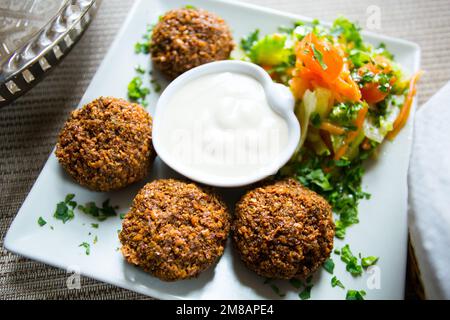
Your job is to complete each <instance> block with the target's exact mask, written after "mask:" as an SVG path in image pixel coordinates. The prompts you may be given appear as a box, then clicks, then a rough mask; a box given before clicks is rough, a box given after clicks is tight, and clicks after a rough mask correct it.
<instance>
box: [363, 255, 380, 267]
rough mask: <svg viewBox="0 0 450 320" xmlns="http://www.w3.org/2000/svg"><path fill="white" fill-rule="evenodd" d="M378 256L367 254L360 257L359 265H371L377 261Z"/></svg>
mask: <svg viewBox="0 0 450 320" xmlns="http://www.w3.org/2000/svg"><path fill="white" fill-rule="evenodd" d="M377 261H378V257H374V256H369V257H365V258H362V259H361V266H362V267H363V268H368V267H370V266H373V265H374V264H375V263H377Z"/></svg>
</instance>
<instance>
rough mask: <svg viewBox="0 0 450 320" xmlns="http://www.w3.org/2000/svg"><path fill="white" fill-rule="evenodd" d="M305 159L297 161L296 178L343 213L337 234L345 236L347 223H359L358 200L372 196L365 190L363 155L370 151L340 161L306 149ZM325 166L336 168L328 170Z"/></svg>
mask: <svg viewBox="0 0 450 320" xmlns="http://www.w3.org/2000/svg"><path fill="white" fill-rule="evenodd" d="M303 156H304V159H305V160H304V161H303V162H301V163H299V164H297V165H296V174H295V176H296V178H297V179H298V180H299V181H300V182H301V183H302V184H303V185H304V186H305V187H307V188H309V189H312V190H313V191H315V192H317V193H319V194H320V195H322V196H323V197H324V198H325V199H326V200H327V201H328V202H329V203H330V205H331V207H332V208H333V211H334V212H335V213H336V214H337V215H338V216H339V219H338V220H337V221H336V237H337V238H340V239H343V238H344V237H345V230H346V228H347V227H349V226H351V225H353V224H355V223H358V222H359V220H358V203H359V200H361V199H364V198H366V199H368V198H369V194H367V193H365V192H363V191H362V188H361V181H362V176H363V173H364V169H363V167H362V159H365V157H366V156H368V154H365V153H361V154H360V156H359V158H356V159H354V160H353V161H352V162H350V161H340V162H336V163H337V164H338V165H339V166H337V165H336V164H335V161H333V160H329V159H327V158H326V157H321V156H317V155H315V154H313V153H312V152H309V153H308V152H307V151H304V154H303ZM323 167H329V168H333V170H332V171H330V172H326V173H325V172H324V171H323Z"/></svg>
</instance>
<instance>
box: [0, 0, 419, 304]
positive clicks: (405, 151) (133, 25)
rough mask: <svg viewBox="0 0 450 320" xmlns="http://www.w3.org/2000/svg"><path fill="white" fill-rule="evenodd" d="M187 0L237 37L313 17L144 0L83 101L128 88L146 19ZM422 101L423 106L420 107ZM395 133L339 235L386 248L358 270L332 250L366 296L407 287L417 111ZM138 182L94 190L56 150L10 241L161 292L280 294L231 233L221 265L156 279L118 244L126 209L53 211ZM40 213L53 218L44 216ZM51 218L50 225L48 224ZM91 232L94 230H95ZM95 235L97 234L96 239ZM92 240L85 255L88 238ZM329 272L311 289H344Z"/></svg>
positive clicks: (397, 294) (157, 171)
mask: <svg viewBox="0 0 450 320" xmlns="http://www.w3.org/2000/svg"><path fill="white" fill-rule="evenodd" d="M187 3H189V4H191V5H194V6H197V7H199V8H204V9H207V10H210V11H212V12H215V13H217V14H218V15H220V16H222V17H223V18H224V19H225V20H226V21H227V22H228V24H229V25H230V27H231V29H232V31H233V34H234V39H235V41H236V42H238V41H239V39H240V38H241V37H242V36H245V35H247V34H248V33H249V32H251V31H253V30H255V29H256V28H259V29H260V30H261V32H262V33H263V34H264V33H270V32H274V31H276V30H277V27H278V26H280V25H290V24H292V23H293V22H295V21H297V20H299V19H301V20H305V21H310V20H311V19H310V18H306V17H301V16H297V15H292V14H289V13H282V12H277V11H274V10H270V9H266V8H260V7H256V6H253V5H248V4H243V3H236V2H229V1H206V0H189V1H186V0H171V1H164V0H154V1H137V2H136V4H135V5H134V7H133V9H132V10H131V12H130V14H129V15H128V18H127V19H126V21H125V23H124V25H123V27H122V29H121V31H120V32H119V34H118V35H117V38H116V39H115V41H114V43H113V44H112V46H111V48H110V50H109V52H108V54H107V55H106V57H105V59H104V61H103V63H102V64H101V66H100V68H99V69H98V71H97V73H96V75H95V77H94V78H93V80H92V82H91V84H90V86H89V88H88V89H87V91H86V93H85V95H84V97H83V98H82V100H81V101H80V104H79V106H81V105H83V104H85V103H87V102H89V101H90V100H92V99H94V98H96V97H98V96H101V95H112V96H117V97H124V98H126V96H127V89H126V88H127V84H128V82H129V81H130V80H131V79H132V78H133V77H134V76H135V71H134V67H135V66H136V65H137V64H141V65H145V66H147V67H148V68H149V67H150V66H149V65H150V62H149V57H148V56H145V55H136V54H135V53H134V44H135V43H136V42H137V41H140V40H141V37H142V34H143V33H144V32H145V30H146V26H147V25H148V24H150V23H154V22H156V21H157V19H158V16H159V15H161V14H163V13H164V12H166V11H167V10H169V9H172V8H179V7H183V6H185V5H186V4H187ZM364 38H365V40H367V41H369V42H371V43H374V44H378V43H379V42H384V43H386V45H387V47H388V49H389V50H391V51H392V52H393V53H394V55H395V57H396V61H398V62H399V63H400V64H401V65H402V66H403V68H404V69H405V70H406V71H407V72H409V73H412V72H414V71H417V70H418V69H419V61H420V49H419V47H418V46H417V45H416V44H414V43H411V42H407V41H403V40H398V39H392V38H389V37H383V36H379V35H374V34H369V33H364ZM157 99H158V95H157V94H155V93H151V95H150V96H149V98H148V102H149V107H148V110H149V111H150V113H153V111H154V109H153V108H154V106H155V104H156V101H157ZM414 109H415V108H414ZM414 109H413V111H412V113H411V120H410V121H409V122H408V125H407V126H406V127H405V128H404V129H403V130H402V132H401V133H400V134H399V135H398V137H397V139H396V140H395V141H394V142H393V143H390V142H387V143H385V145H384V146H383V147H382V150H381V154H380V156H379V158H378V159H377V160H371V161H369V162H370V163H369V164H368V166H367V172H366V175H365V176H364V181H363V186H364V189H365V190H366V191H367V192H369V193H371V195H372V197H371V199H370V200H364V201H361V204H360V206H359V217H360V223H359V224H357V225H355V226H352V227H350V228H349V229H348V231H347V236H346V239H345V241H338V240H336V243H335V247H338V248H340V247H342V246H343V245H344V244H346V243H348V244H350V247H351V248H352V250H353V253H354V254H355V255H356V254H358V253H360V252H361V253H362V254H363V255H375V256H379V257H380V260H379V262H378V263H377V265H376V267H375V268H374V269H373V270H372V271H371V272H365V273H364V275H363V276H360V277H352V276H351V275H350V274H349V273H348V272H346V271H345V266H344V263H342V262H341V261H340V260H339V257H338V256H336V255H332V256H333V258H334V261H335V264H336V268H335V275H336V276H337V277H338V279H340V280H341V281H342V282H343V283H344V284H345V286H346V289H358V290H361V289H362V290H365V291H366V292H367V296H366V298H367V299H402V298H403V291H404V279H405V266H406V248H407V184H406V177H407V175H406V174H407V168H408V161H409V154H410V149H411V137H412V118H413V116H414ZM168 176H176V174H175V173H174V172H172V171H171V170H170V169H169V168H167V166H165V165H164V164H163V163H161V162H160V161H159V159H157V161H156V162H155V165H154V167H153V170H152V173H151V174H150V176H149V177H148V179H147V180H146V181H150V180H151V179H154V178H157V177H168ZM144 183H145V182H142V183H140V184H135V185H133V186H131V187H129V188H126V189H125V190H122V191H119V192H112V193H96V192H91V191H88V190H86V189H84V188H82V187H80V186H78V185H77V184H76V183H74V181H73V180H71V179H70V178H69V177H68V176H67V175H66V174H65V172H64V171H63V170H62V168H61V167H60V166H59V164H58V162H57V160H56V158H55V156H54V154H53V153H52V154H51V155H50V157H49V159H48V161H47V163H46V164H45V167H44V169H43V170H42V172H41V174H40V175H39V178H38V179H37V181H36V182H35V184H34V186H33V188H32V190H31V192H30V194H29V195H28V197H27V199H26V200H25V202H24V204H23V205H22V207H21V209H20V210H19V212H18V214H17V216H16V218H15V219H14V221H13V223H12V225H11V227H10V229H9V231H8V233H7V235H6V238H5V242H4V244H5V247H6V248H7V249H8V250H10V251H12V252H14V253H17V254H19V255H22V256H25V257H28V258H30V259H34V260H38V261H41V262H44V263H47V264H49V265H52V266H56V267H59V268H63V269H68V268H70V269H71V270H80V272H81V274H83V275H86V276H88V277H92V278H95V279H98V280H100V281H104V282H108V283H111V284H114V285H117V286H120V287H123V288H127V289H130V290H134V291H137V292H140V293H143V294H146V295H150V296H153V297H156V298H193V299H262V298H278V296H277V295H276V294H275V293H274V292H273V291H272V289H271V288H270V287H269V286H268V285H265V284H263V281H264V279H262V278H260V277H258V276H256V275H255V274H253V273H252V272H250V271H248V270H247V269H246V268H245V267H244V265H243V264H242V263H241V261H240V260H239V258H238V256H237V255H236V253H235V252H234V250H233V248H232V247H231V243H230V241H229V242H228V246H227V249H226V251H225V254H224V256H223V257H222V259H221V260H220V262H219V263H218V265H217V266H216V267H215V268H210V269H209V270H208V271H206V272H204V273H203V274H201V275H200V276H199V278H197V279H193V280H185V281H179V282H175V283H166V282H161V281H159V280H158V279H156V278H154V277H152V276H150V275H148V274H146V273H144V272H142V271H141V270H139V269H138V268H135V267H133V266H131V265H129V264H127V263H126V262H125V261H124V259H123V258H122V255H121V253H120V252H119V251H117V248H118V247H119V246H120V244H119V241H118V237H117V230H118V229H120V228H121V220H120V218H119V217H117V218H110V219H108V220H106V221H104V222H100V227H99V229H93V228H91V226H90V224H91V223H95V222H96V221H95V220H94V219H93V218H91V217H90V216H87V215H85V214H82V213H79V212H77V213H76V216H75V219H73V220H72V221H69V222H67V223H66V224H63V223H62V222H61V221H59V220H55V219H54V218H53V213H54V211H55V206H56V203H57V202H59V201H62V200H63V199H64V197H65V195H66V194H68V193H74V194H76V198H75V200H76V201H78V203H85V202H88V201H96V203H97V204H101V203H102V201H103V200H105V199H107V198H110V199H111V203H112V204H117V205H119V206H120V210H119V212H121V213H122V212H126V211H127V209H128V208H129V206H130V204H131V201H132V199H133V197H134V195H135V194H136V193H137V191H138V189H139V188H140V187H141V186H142V185H143V184H144ZM222 193H223V195H224V197H225V198H226V200H227V202H228V203H229V205H230V206H231V208H232V207H233V204H234V203H235V201H236V200H237V199H238V197H239V195H240V194H241V190H222ZM40 216H42V217H43V218H44V219H45V220H46V221H47V222H48V223H47V225H45V226H44V227H39V226H38V224H37V220H38V218H39V217H40ZM50 225H51V226H53V227H54V230H51V229H50V228H49V226H50ZM89 232H90V233H91V235H89ZM94 236H98V242H97V243H96V244H92V243H93V238H94ZM84 241H86V242H89V243H90V244H91V254H90V255H89V256H87V255H86V254H85V252H84V249H83V248H80V247H79V244H81V243H82V242H84ZM330 279H331V275H330V274H328V273H327V272H325V271H324V270H321V271H319V272H317V274H316V275H315V276H314V280H313V281H314V287H313V289H312V293H311V298H312V299H344V298H345V294H346V290H342V289H340V288H338V287H336V288H332V287H331V285H330ZM276 284H277V285H278V286H279V287H280V288H281V290H282V291H283V292H286V293H287V295H286V297H285V298H286V299H298V292H296V291H295V290H293V288H292V286H290V285H289V284H288V283H287V282H283V281H278V282H276Z"/></svg>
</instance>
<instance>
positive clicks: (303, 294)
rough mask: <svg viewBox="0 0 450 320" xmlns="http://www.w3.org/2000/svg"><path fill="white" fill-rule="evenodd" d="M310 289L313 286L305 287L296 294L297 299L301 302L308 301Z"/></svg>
mask: <svg viewBox="0 0 450 320" xmlns="http://www.w3.org/2000/svg"><path fill="white" fill-rule="evenodd" d="M312 287H313V286H312V285H311V284H309V285H306V286H305V288H304V289H303V291H302V292H300V293H299V294H298V296H299V298H300V299H302V300H308V299H309V298H311V289H312Z"/></svg>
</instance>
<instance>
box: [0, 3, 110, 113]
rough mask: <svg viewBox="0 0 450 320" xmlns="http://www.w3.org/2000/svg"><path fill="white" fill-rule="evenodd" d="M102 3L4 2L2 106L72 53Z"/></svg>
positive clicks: (0, 10) (0, 24) (0, 8)
mask: <svg viewBox="0 0 450 320" xmlns="http://www.w3.org/2000/svg"><path fill="white" fill-rule="evenodd" d="M100 3H101V0H2V1H0V107H3V106H5V105H7V104H9V103H10V102H12V101H13V100H15V99H17V98H18V97H20V96H21V95H22V94H24V93H25V92H27V91H28V90H29V89H30V88H32V87H33V86H34V85H36V84H37V83H38V82H39V81H40V80H42V79H43V78H44V77H45V75H47V74H48V73H49V72H50V70H52V69H53V67H54V66H56V65H57V64H58V63H59V62H60V61H61V60H62V59H63V58H64V57H65V56H66V55H67V54H68V52H69V51H70V50H71V49H72V47H73V46H74V45H75V43H76V42H77V41H78V40H79V39H80V38H81V36H82V34H83V32H84V31H85V30H86V29H87V27H88V26H89V24H90V22H91V21H92V19H93V17H94V15H95V13H96V11H97V9H98V7H99V5H100Z"/></svg>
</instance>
